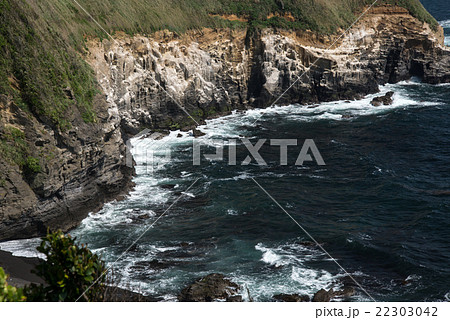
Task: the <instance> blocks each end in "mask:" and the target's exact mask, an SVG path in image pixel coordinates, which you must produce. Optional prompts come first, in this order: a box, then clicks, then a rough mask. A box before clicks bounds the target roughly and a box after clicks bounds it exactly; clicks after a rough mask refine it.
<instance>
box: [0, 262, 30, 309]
mask: <svg viewBox="0 0 450 320" xmlns="http://www.w3.org/2000/svg"><path fill="white" fill-rule="evenodd" d="M7 278H8V277H7V275H6V274H5V271H4V270H3V268H0V302H20V301H26V298H25V296H24V295H23V290H22V289H20V288H16V287H13V286H10V285H8V282H7V281H6V279H7Z"/></svg>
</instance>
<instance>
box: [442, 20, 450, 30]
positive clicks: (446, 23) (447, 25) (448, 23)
mask: <svg viewBox="0 0 450 320" xmlns="http://www.w3.org/2000/svg"><path fill="white" fill-rule="evenodd" d="M439 24H440V25H441V26H442V28H450V20H443V21H439Z"/></svg>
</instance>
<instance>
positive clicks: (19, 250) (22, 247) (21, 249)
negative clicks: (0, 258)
mask: <svg viewBox="0 0 450 320" xmlns="http://www.w3.org/2000/svg"><path fill="white" fill-rule="evenodd" d="M40 243H41V238H31V239H23V240H11V241H6V242H1V243H0V249H1V250H3V251H8V252H11V253H12V254H13V256H17V257H28V258H35V257H38V258H41V259H45V256H44V255H43V254H42V253H40V252H39V251H37V250H36V247H37V246H38V245H39V244H40Z"/></svg>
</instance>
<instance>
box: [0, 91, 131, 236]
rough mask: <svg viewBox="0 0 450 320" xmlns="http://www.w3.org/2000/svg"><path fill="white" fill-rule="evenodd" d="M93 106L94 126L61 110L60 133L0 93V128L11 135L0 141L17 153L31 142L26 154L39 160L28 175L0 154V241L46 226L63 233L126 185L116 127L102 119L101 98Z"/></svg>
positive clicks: (32, 233) (44, 229)
mask: <svg viewBox="0 0 450 320" xmlns="http://www.w3.org/2000/svg"><path fill="white" fill-rule="evenodd" d="M95 104H96V110H97V112H98V119H99V121H98V122H97V123H96V124H86V123H85V122H83V120H81V116H80V115H79V114H72V115H69V114H67V115H66V116H67V117H68V118H69V119H71V122H72V124H74V126H73V127H72V129H70V130H68V131H65V132H61V131H57V130H52V129H51V128H50V127H48V126H46V125H44V124H42V123H41V122H39V121H38V120H37V119H36V118H33V117H30V115H29V113H27V112H25V111H23V110H21V109H20V108H19V107H18V106H17V105H16V104H15V103H13V102H12V101H10V100H9V99H8V98H7V97H5V96H1V95H0V128H1V129H2V130H3V131H6V132H13V133H14V134H13V135H12V136H13V137H11V138H10V139H8V141H7V142H2V143H5V145H6V146H7V147H8V148H10V149H13V150H14V152H18V150H19V149H20V146H25V143H26V142H25V141H33V142H34V145H31V146H27V147H26V149H27V150H26V152H27V153H29V154H31V155H34V156H35V157H36V159H41V161H40V163H41V168H40V170H39V173H33V172H27V170H25V169H22V170H21V169H20V168H19V166H18V165H17V164H15V163H12V162H11V161H10V160H8V159H5V158H3V157H2V158H0V172H1V177H2V181H1V188H0V199H1V205H0V240H7V239H14V238H27V237H33V236H38V235H42V234H45V233H46V232H47V228H50V229H51V230H55V229H62V230H66V231H67V230H69V229H71V228H74V227H75V226H77V225H78V224H79V223H80V221H81V220H82V219H84V218H85V217H86V216H87V214H88V213H89V212H90V211H92V210H94V209H95V208H99V207H100V206H101V205H103V203H104V202H106V201H110V200H112V199H113V198H114V197H116V196H118V195H119V194H120V193H122V192H124V191H126V190H127V189H128V188H129V187H131V184H132V183H131V175H132V173H133V172H132V169H130V168H128V167H126V166H125V159H124V157H123V154H124V153H125V147H124V144H123V139H122V134H121V131H120V129H119V128H111V127H110V126H109V124H108V122H107V121H106V119H107V113H106V109H107V105H106V104H105V102H104V101H103V100H102V99H96V102H95ZM77 119H78V120H77ZM24 148H25V147H24ZM10 149H8V150H10ZM22 152H25V151H24V150H22ZM2 156H4V155H2ZM38 157H39V158H38Z"/></svg>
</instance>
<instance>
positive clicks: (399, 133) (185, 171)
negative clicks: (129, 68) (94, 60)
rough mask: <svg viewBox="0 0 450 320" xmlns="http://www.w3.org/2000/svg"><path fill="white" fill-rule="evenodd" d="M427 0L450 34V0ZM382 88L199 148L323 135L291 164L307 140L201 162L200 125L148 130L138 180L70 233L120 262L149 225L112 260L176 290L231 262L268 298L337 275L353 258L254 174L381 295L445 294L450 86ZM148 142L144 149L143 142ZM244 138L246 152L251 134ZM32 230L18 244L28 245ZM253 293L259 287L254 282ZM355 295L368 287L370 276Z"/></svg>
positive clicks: (228, 126)
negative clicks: (282, 150) (285, 149)
mask: <svg viewBox="0 0 450 320" xmlns="http://www.w3.org/2000/svg"><path fill="white" fill-rule="evenodd" d="M423 3H424V5H426V6H427V8H428V9H429V10H430V11H431V12H432V13H433V14H434V15H435V16H436V17H437V19H438V20H439V21H442V25H443V26H447V29H446V32H447V34H448V32H449V29H448V28H450V11H449V3H448V1H423ZM380 89H381V91H382V92H387V91H390V90H392V91H394V92H395V95H394V104H393V105H392V106H388V107H378V108H374V107H372V106H371V105H370V103H369V102H370V101H371V99H372V98H373V96H369V97H367V98H366V99H363V100H361V101H354V102H351V103H346V102H343V101H340V102H334V103H325V104H321V105H320V106H318V107H316V108H310V107H308V106H298V105H292V106H287V107H274V108H271V109H269V110H267V112H266V111H261V110H259V111H258V110H253V111H249V112H247V113H245V114H234V115H231V116H228V117H225V118H220V119H216V120H211V121H209V122H208V123H207V125H205V126H202V127H201V128H200V129H201V130H202V131H204V132H205V133H207V135H206V136H204V137H201V138H199V141H201V142H202V143H203V147H202V148H203V149H202V150H204V151H208V150H209V151H210V152H213V146H214V145H215V144H217V141H216V142H215V141H213V139H221V140H227V139H233V138H238V137H242V136H245V137H248V138H252V139H251V141H252V142H253V143H255V142H256V139H257V138H265V139H287V138H289V139H299V140H300V141H301V142H303V140H304V139H314V141H315V143H316V145H317V147H318V149H319V151H320V153H321V154H322V156H323V159H324V161H325V162H326V166H318V165H317V164H316V163H314V162H305V164H304V166H295V165H293V162H295V159H296V157H297V155H298V152H299V149H300V147H298V148H292V150H293V152H290V153H289V161H288V165H287V166H281V165H280V162H279V149H278V148H274V147H270V146H269V145H268V144H265V145H264V146H263V147H262V149H261V155H262V156H263V158H264V159H265V160H266V162H267V166H258V165H256V164H255V162H252V163H251V164H250V165H248V166H243V165H237V166H229V165H228V164H227V161H226V160H225V161H207V160H203V161H202V165H201V166H193V164H192V138H191V137H189V136H187V135H186V134H183V137H182V138H177V137H176V136H177V134H178V132H173V133H172V134H171V135H170V136H168V137H166V138H164V139H162V140H158V141H150V140H137V141H135V142H134V145H135V151H136V152H137V154H136V155H135V156H136V157H135V159H136V161H137V163H138V166H137V172H138V175H137V177H136V178H135V182H136V184H137V186H136V189H135V190H134V191H133V192H132V193H131V195H130V197H128V198H127V199H125V200H123V201H120V202H113V203H110V204H107V205H106V206H105V208H104V209H103V210H102V211H100V212H99V213H97V214H92V215H90V216H89V217H88V218H87V219H86V220H84V221H83V223H82V225H81V226H80V227H79V228H78V229H77V230H75V231H74V232H73V234H75V235H77V236H78V238H79V240H80V241H81V242H86V243H88V245H89V247H90V248H92V249H95V251H96V252H97V253H99V254H102V256H103V257H104V259H106V260H107V261H108V262H109V263H112V262H113V261H115V260H116V259H117V258H118V257H119V256H120V255H121V254H122V252H124V251H125V250H126V249H127V248H129V246H130V245H131V244H132V243H133V242H134V241H135V239H137V238H138V237H139V236H140V235H141V234H142V233H143V232H144V231H145V230H146V229H149V230H148V231H147V232H146V233H145V234H144V235H143V236H142V238H141V239H140V240H139V241H138V242H137V243H136V244H135V245H133V246H132V247H131V249H130V250H129V252H127V253H126V254H125V255H124V256H123V257H122V258H121V259H120V260H119V261H118V262H117V263H116V264H115V265H114V274H115V276H116V277H117V279H118V281H120V284H121V285H122V286H124V287H128V288H133V289H134V290H137V291H141V292H143V293H145V294H151V295H155V296H161V297H164V298H165V299H166V300H174V299H176V295H177V293H179V292H180V290H181V289H182V288H183V287H185V286H186V285H187V284H189V283H191V282H192V281H193V280H195V279H197V278H198V277H200V276H203V275H206V274H209V273H212V272H220V273H224V274H226V275H228V276H230V277H231V278H232V279H233V280H234V281H235V282H237V283H239V284H241V285H242V286H243V287H247V288H248V290H249V292H250V294H251V296H252V298H253V299H255V300H258V301H268V300H270V299H271V297H272V296H273V295H274V294H278V293H306V294H313V293H314V292H316V291H317V290H319V289H321V288H331V287H334V288H337V287H338V286H339V285H340V283H341V282H342V280H343V279H344V277H345V274H344V272H343V271H342V270H341V269H340V268H339V267H338V266H337V265H336V264H335V263H334V262H333V261H331V259H330V258H329V257H328V256H326V255H325V254H324V253H323V252H322V251H321V250H320V249H319V248H317V247H315V246H311V245H310V244H309V243H307V242H306V241H311V239H310V238H309V237H308V236H307V235H306V234H305V233H304V232H303V231H302V230H301V229H300V228H299V227H298V226H297V225H296V224H295V223H294V222H293V221H292V220H291V219H290V218H289V217H288V216H287V215H286V213H284V212H283V211H282V210H281V209H280V208H279V207H278V206H277V205H276V204H275V203H274V202H273V201H272V200H271V199H270V198H269V197H268V196H267V195H266V194H265V193H264V192H263V191H262V190H261V189H260V188H259V187H258V186H257V185H256V184H255V182H254V181H253V180H252V178H253V179H255V180H256V181H257V182H258V183H259V184H260V185H261V186H263V187H264V188H265V189H266V190H267V192H268V193H270V194H271V195H272V196H273V198H274V199H276V200H277V201H278V202H279V203H280V205H281V206H283V207H284V208H285V210H286V211H287V212H288V213H289V214H290V215H291V216H292V217H293V218H294V219H295V220H297V221H298V223H299V224H301V225H302V226H303V227H304V228H305V229H306V230H307V231H308V232H309V233H310V234H311V235H312V236H313V237H314V238H315V239H317V241H319V242H320V243H322V244H323V247H324V248H325V249H326V250H327V251H328V252H329V253H330V254H331V255H332V256H333V257H334V258H336V259H337V260H338V262H339V263H340V264H341V265H342V266H343V267H344V268H345V269H346V270H347V271H348V272H349V273H351V274H352V276H353V277H354V278H355V279H356V280H357V281H358V282H359V283H360V284H361V285H362V286H363V287H364V288H365V289H366V290H367V291H368V292H369V293H370V294H371V295H372V296H373V297H374V298H375V299H377V300H380V301H424V300H426V301H430V300H432V301H436V300H446V299H448V296H449V295H450V266H449V265H450V237H449V230H450V195H449V194H450V148H449V146H450V86H447V85H441V86H431V85H427V84H421V83H420V79H412V81H407V82H402V83H399V84H396V85H388V86H385V87H382V88H380ZM262 112H266V113H265V114H264V115H263V116H262V117H261V119H260V120H259V121H258V122H257V123H256V124H255V125H252V123H253V122H254V121H255V120H256V119H257V118H258V117H259V116H260V115H261V113H262ZM342 115H350V116H351V117H350V118H349V117H346V118H343V117H342ZM144 146H147V149H148V150H149V152H148V153H147V154H143V153H142V152H139V150H143V149H144ZM237 149H238V152H237V154H238V156H237V158H238V160H241V161H242V160H243V158H245V156H246V153H245V148H244V147H243V145H242V143H238V147H237ZM166 150H171V158H170V159H168V158H167V157H166V154H165V151H166ZM290 150H291V149H290ZM151 151H153V152H154V153H155V155H154V158H153V159H151V158H150V157H149V153H151ZM225 155H227V152H225ZM144 163H146V165H144ZM150 164H152V166H150ZM197 178H200V179H199V180H198V182H197V183H196V184H194V186H193V187H192V188H191V189H190V190H189V191H187V192H185V193H183V192H184V191H185V190H186V189H187V188H188V187H189V186H190V185H191V184H192V183H193V182H194V181H195V179H197ZM162 185H169V186H173V185H175V186H174V187H173V188H163V187H161V186H162ZM180 196H182V197H181V198H180V200H179V201H178V202H177V203H175V205H173V206H172V207H171V208H170V210H168V211H167V212H166V213H165V215H164V216H163V217H162V218H161V219H160V220H158V221H157V222H156V223H155V224H154V225H153V227H151V225H152V223H154V221H155V219H156V218H157V217H158V216H159V215H161V214H162V213H164V212H165V210H166V209H167V208H168V207H169V206H170V205H171V204H172V203H173V202H174V201H176V200H177V199H178V198H179V197H180ZM30 243H33V241H29V242H28V243H27V244H26V245H24V244H23V242H22V244H20V243H19V242H11V243H10V244H9V246H10V247H14V246H15V248H16V250H17V251H20V250H22V251H23V250H25V249H26V246H28V247H29V246H30ZM7 246H8V245H6V247H5V245H4V246H2V248H3V249H7ZM156 260H157V262H156ZM242 294H243V295H244V297H245V298H246V299H248V297H247V291H246V290H244V292H243V293H242ZM352 299H353V300H357V301H361V300H362V301H366V300H369V298H368V296H367V295H365V294H364V293H363V292H362V291H361V290H358V293H357V295H356V296H355V297H353V298H352Z"/></svg>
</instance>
